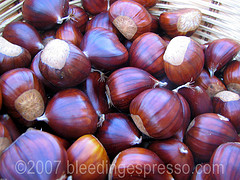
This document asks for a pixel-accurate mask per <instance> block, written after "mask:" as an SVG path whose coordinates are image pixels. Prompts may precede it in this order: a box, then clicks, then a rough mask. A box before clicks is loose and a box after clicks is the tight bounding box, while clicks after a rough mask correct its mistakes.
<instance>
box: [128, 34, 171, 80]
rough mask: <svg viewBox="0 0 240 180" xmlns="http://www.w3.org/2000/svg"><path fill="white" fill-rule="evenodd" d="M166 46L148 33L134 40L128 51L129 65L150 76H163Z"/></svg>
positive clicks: (158, 37) (159, 39)
mask: <svg viewBox="0 0 240 180" xmlns="http://www.w3.org/2000/svg"><path fill="white" fill-rule="evenodd" d="M166 47H167V44H166V43H165V41H164V40H163V39H162V38H161V37H160V36H158V35H157V34H155V33H152V32H148V33H144V34H142V35H140V36H139V37H138V38H137V39H135V40H134V41H133V43H132V45H131V48H130V51H129V64H130V66H133V67H138V68H140V69H143V70H145V71H147V72H149V73H150V74H152V75H156V76H159V75H162V74H164V68H163V67H164V62H163V54H164V52H165V50H166Z"/></svg>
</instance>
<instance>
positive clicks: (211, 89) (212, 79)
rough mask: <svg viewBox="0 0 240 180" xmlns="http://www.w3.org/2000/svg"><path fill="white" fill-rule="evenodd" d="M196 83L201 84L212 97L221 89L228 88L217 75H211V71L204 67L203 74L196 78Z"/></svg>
mask: <svg viewBox="0 0 240 180" xmlns="http://www.w3.org/2000/svg"><path fill="white" fill-rule="evenodd" d="M194 85H196V86H201V87H202V88H203V89H205V91H206V92H207V93H208V95H209V97H210V98H212V97H213V96H215V94H217V93H218V92H220V91H223V90H226V87H225V85H224V84H223V83H222V81H221V80H220V79H218V78H217V77H216V76H210V74H209V72H208V71H206V70H205V69H203V71H202V72H201V74H200V75H199V76H198V78H197V79H196V80H195V83H194Z"/></svg>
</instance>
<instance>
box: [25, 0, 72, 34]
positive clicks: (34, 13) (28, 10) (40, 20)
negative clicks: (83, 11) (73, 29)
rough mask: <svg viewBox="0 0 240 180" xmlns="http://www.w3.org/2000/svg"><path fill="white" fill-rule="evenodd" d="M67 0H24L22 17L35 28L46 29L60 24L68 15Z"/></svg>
mask: <svg viewBox="0 0 240 180" xmlns="http://www.w3.org/2000/svg"><path fill="white" fill-rule="evenodd" d="M68 8H69V0H41V1H39V0H25V1H24V2H23V6H22V15H23V19H24V20H26V21H27V22H28V23H29V24H31V25H33V26H34V27H35V28H37V29H41V30H46V29H50V28H52V27H54V26H55V25H56V24H62V23H63V21H64V20H65V19H66V17H67V15H68Z"/></svg>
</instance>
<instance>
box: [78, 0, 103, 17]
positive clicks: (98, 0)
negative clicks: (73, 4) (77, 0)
mask: <svg viewBox="0 0 240 180" xmlns="http://www.w3.org/2000/svg"><path fill="white" fill-rule="evenodd" d="M82 6H83V8H84V9H85V10H86V11H87V12H88V13H90V14H92V15H97V14H99V13H101V12H103V11H106V10H107V8H108V1H106V0H82Z"/></svg>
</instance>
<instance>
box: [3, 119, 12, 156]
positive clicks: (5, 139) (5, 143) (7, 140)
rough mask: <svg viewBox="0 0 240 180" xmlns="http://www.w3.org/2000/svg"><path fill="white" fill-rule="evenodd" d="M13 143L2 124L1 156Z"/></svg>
mask: <svg viewBox="0 0 240 180" xmlns="http://www.w3.org/2000/svg"><path fill="white" fill-rule="evenodd" d="M11 143H12V139H11V136H10V134H9V132H8V130H7V128H6V127H5V126H4V125H3V124H2V123H1V122H0V156H1V154H2V152H3V151H4V150H5V149H6V148H7V147H8V146H10V144H11Z"/></svg>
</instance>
